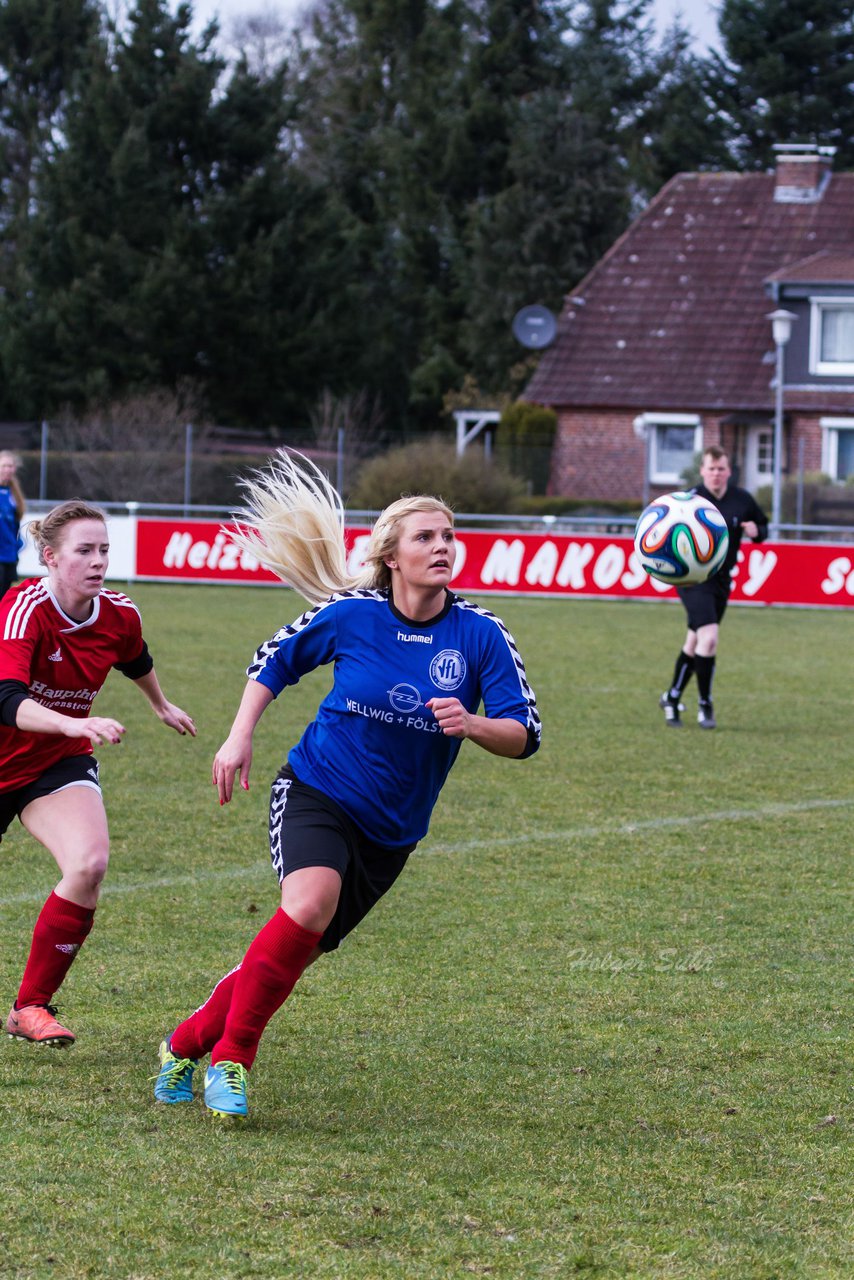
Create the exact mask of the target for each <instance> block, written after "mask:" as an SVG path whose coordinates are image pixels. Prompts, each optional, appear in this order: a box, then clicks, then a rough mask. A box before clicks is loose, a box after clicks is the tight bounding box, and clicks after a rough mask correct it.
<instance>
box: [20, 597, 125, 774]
mask: <svg viewBox="0 0 854 1280" xmlns="http://www.w3.org/2000/svg"><path fill="white" fill-rule="evenodd" d="M142 649H143V639H142V622H141V619H140V616H139V610H138V609H137V607H136V605H135V604H134V603H133V601H132V600H129V599H128V597H127V596H125V595H122V593H121V592H120V591H110V590H106V589H105V590H103V591H101V593H100V595H98V596H96V597H95V599H94V600H93V601H92V614H91V616H90V617H89V618H87V619H86V621H85V622H75V621H74V619H73V618H69V617H68V615H67V614H65V613H63V611H62V609H61V608H60V606H59V604H58V602H57V600H56V599H55V597H54V596H53V595H52V594H51V591H50V588H49V586H48V580H47V579H46V578H29V579H27V581H25V582H21V583H18V585H17V586H15V587H12V589H11V590H10V591H8V592H7V593H6V595H5V596H4V597H3V600H2V601H0V680H20V681H22V682H23V683H24V684H25V685H26V686H27V688H28V690H29V696H30V697H31V698H33V699H35V701H36V702H40V703H41V704H42V706H43V707H50V708H51V710H53V711H58V712H60V713H61V714H62V715H65V716H77V717H79V718H80V719H81V720H82V719H85V717H86V716H88V715H89V712H90V711H91V709H92V703H93V702H94V701H95V697H96V695H97V694H98V692H99V691H100V689H101V686H102V685H103V683H104V681H105V680H106V678H107V676H108V675H109V673H110V669H111V668H112V667H113V666H114V665H115V664H116V663H117V662H133V660H134V659H135V658H138V657H139V655H140V654H141V653H142ZM91 751H92V743H91V742H90V740H89V739H88V738H65V737H63V736H62V735H61V734H55V733H27V732H24V731H23V730H21V729H16V728H13V727H11V726H9V725H3V724H0V792H3V791H13V790H14V789H15V788H17V787H22V786H24V785H25V784H26V783H28V782H32V781H34V780H35V779H36V778H38V777H40V776H41V774H42V773H44V771H45V769H46V768H48V766H49V765H52V764H55V763H56V762H57V761H59V760H63V759H65V757H66V756H80V755H89V754H91Z"/></svg>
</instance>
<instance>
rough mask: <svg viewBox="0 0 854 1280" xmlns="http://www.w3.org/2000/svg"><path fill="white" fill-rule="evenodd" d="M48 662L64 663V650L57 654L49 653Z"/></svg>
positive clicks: (58, 650)
mask: <svg viewBox="0 0 854 1280" xmlns="http://www.w3.org/2000/svg"><path fill="white" fill-rule="evenodd" d="M47 660H48V662H62V649H61V648H60V649H57V651H56V653H49V654H48V655H47Z"/></svg>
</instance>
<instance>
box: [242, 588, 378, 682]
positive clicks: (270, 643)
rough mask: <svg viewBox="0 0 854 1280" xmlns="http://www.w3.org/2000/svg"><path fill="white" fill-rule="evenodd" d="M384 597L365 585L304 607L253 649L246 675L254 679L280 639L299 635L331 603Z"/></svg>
mask: <svg viewBox="0 0 854 1280" xmlns="http://www.w3.org/2000/svg"><path fill="white" fill-rule="evenodd" d="M385 599H387V593H386V592H385V591H375V590H372V589H370V588H367V587H360V588H358V589H356V590H352V591H336V592H335V594H334V595H332V596H330V597H329V599H328V600H324V601H323V602H322V604H316V605H313V606H312V607H311V608H310V609H306V611H305V613H301V614H300V616H299V617H298V618H297V619H296V621H295V622H291V623H289V624H288V626H286V627H280V628H279V630H278V631H277V632H276V634H275V635H274V636H271V637H270V639H269V640H265V641H264V643H263V644H262V645H259V646H258V648H257V649H256V651H255V657H254V658H253V659H252V661H251V662H250V664H249V666H248V667H247V668H246V674H247V676H248V677H249V679H250V680H254V679H255V678H256V676H257V675H258V673H259V672H260V671H262V670H263V669H264V667H265V666H266V664H267V662H268V661H269V659H270V658H271V657H272V656H273V654H274V653H275V652H276V650H277V649H278V647H279V645H280V644H281V643H282V641H283V640H287V639H288V637H289V636H295V635H299V633H300V631H304V630H305V628H306V627H307V626H308V624H309V623H310V622H311V621H312V619H313V618H316V617H317V615H318V614H319V613H322V612H323V611H324V609H329V608H330V607H331V606H332V605H335V604H339V603H340V602H341V601H342V600H372V601H375V602H376V601H383V600H385Z"/></svg>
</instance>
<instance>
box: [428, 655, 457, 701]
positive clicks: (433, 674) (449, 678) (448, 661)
mask: <svg viewBox="0 0 854 1280" xmlns="http://www.w3.org/2000/svg"><path fill="white" fill-rule="evenodd" d="M465 678H466V660H465V658H464V657H463V655H462V654H461V653H459V652H458V651H457V650H456V649H443V650H442V652H441V653H437V654H436V656H435V658H434V659H433V661H432V662H431V663H430V679H431V680H432V681H433V683H434V685H435V686H436V688H437V689H441V690H442V691H443V692H444V693H453V691H454V689H459V687H460V685H461V684H462V682H463V680H465Z"/></svg>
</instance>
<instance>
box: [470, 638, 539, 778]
mask: <svg viewBox="0 0 854 1280" xmlns="http://www.w3.org/2000/svg"><path fill="white" fill-rule="evenodd" d="M479 675H480V689H481V697H482V698H483V710H484V714H485V715H486V716H487V717H488V718H489V719H490V720H518V721H520V723H521V724H523V725H524V726H525V728H526V729H527V731H528V742H527V745H526V747H525V750H524V751H523V752H522V754H521V755H520V756H519V757H518V759H520V760H524V759H526V758H527V757H528V756H532V755H533V754H534V752H535V751H538V750H539V746H540V738H541V734H542V725H541V722H540V715H539V711H538V710H537V699H536V697H535V695H534V690H533V689H532V688H531V685H530V682H529V680H528V676H527V673H526V671H525V664H524V662H523V661H522V655H521V654H520V653H519V650H518V649H517V648H516V642H515V640H514V639H513V637H512V635H511V634H510V632H509V631H508V630H507V628H506V627H505V625H504V623H503V622H501V620H500V619H499V618H493V621H492V624H491V625H490V626H488V628H487V630H486V633H485V639H484V645H483V650H482V652H481V656H480V670H479Z"/></svg>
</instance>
